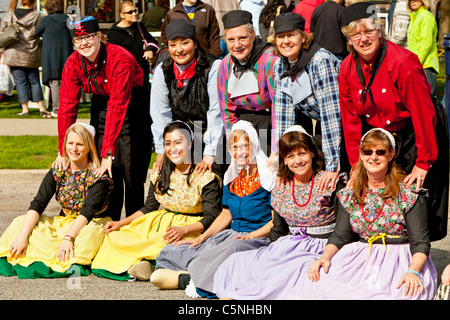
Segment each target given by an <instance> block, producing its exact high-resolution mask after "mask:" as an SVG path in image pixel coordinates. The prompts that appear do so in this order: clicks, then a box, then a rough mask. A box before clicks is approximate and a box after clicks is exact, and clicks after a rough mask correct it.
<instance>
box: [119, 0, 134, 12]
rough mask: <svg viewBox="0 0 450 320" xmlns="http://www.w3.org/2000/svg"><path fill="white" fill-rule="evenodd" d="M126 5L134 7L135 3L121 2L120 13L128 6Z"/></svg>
mask: <svg viewBox="0 0 450 320" xmlns="http://www.w3.org/2000/svg"><path fill="white" fill-rule="evenodd" d="M126 6H129V7H134V4H133V2H131V1H122V2H121V3H120V4H119V13H122V12H123V8H124V7H126Z"/></svg>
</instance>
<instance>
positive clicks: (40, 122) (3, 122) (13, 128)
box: [0, 118, 89, 136]
mask: <svg viewBox="0 0 450 320" xmlns="http://www.w3.org/2000/svg"><path fill="white" fill-rule="evenodd" d="M77 122H85V123H89V119H78V120H77ZM22 135H41V136H57V135H58V120H57V119H16V118H10V119H0V136H22Z"/></svg>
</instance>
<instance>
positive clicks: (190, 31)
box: [166, 19, 195, 40]
mask: <svg viewBox="0 0 450 320" xmlns="http://www.w3.org/2000/svg"><path fill="white" fill-rule="evenodd" d="M166 37H167V40H173V39H175V38H177V37H181V38H193V37H195V26H194V24H193V23H190V22H189V21H187V20H184V19H174V20H171V21H170V22H169V23H168V24H167V27H166Z"/></svg>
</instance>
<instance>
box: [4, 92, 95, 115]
mask: <svg viewBox="0 0 450 320" xmlns="http://www.w3.org/2000/svg"><path fill="white" fill-rule="evenodd" d="M90 105H91V104H90V103H81V104H80V107H79V109H78V118H79V119H89V118H90V116H91V115H90ZM20 112H22V107H21V106H20V103H19V101H18V99H17V94H16V91H13V94H12V95H11V96H6V95H4V96H3V97H2V99H1V100H0V118H19V116H18V115H17V114H18V113H20ZM20 118H25V119H33V118H42V116H41V114H40V113H39V109H34V108H30V109H29V115H28V116H20Z"/></svg>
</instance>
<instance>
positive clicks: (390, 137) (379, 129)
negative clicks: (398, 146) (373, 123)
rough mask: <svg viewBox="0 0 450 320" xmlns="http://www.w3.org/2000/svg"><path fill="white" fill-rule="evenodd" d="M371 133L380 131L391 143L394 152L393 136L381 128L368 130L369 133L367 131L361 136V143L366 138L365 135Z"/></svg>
mask: <svg viewBox="0 0 450 320" xmlns="http://www.w3.org/2000/svg"><path fill="white" fill-rule="evenodd" d="M371 131H381V132H383V133H384V134H385V135H386V136H387V137H388V139H389V141H391V145H392V149H394V150H395V139H394V136H393V135H392V133H390V132H389V131H387V130H385V129H383V128H373V129H370V130H369V131H367V132H366V133H365V134H364V135H363V136H362V138H361V141H363V140H364V138H365V137H366V135H367V134H368V133H369V132H371Z"/></svg>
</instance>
